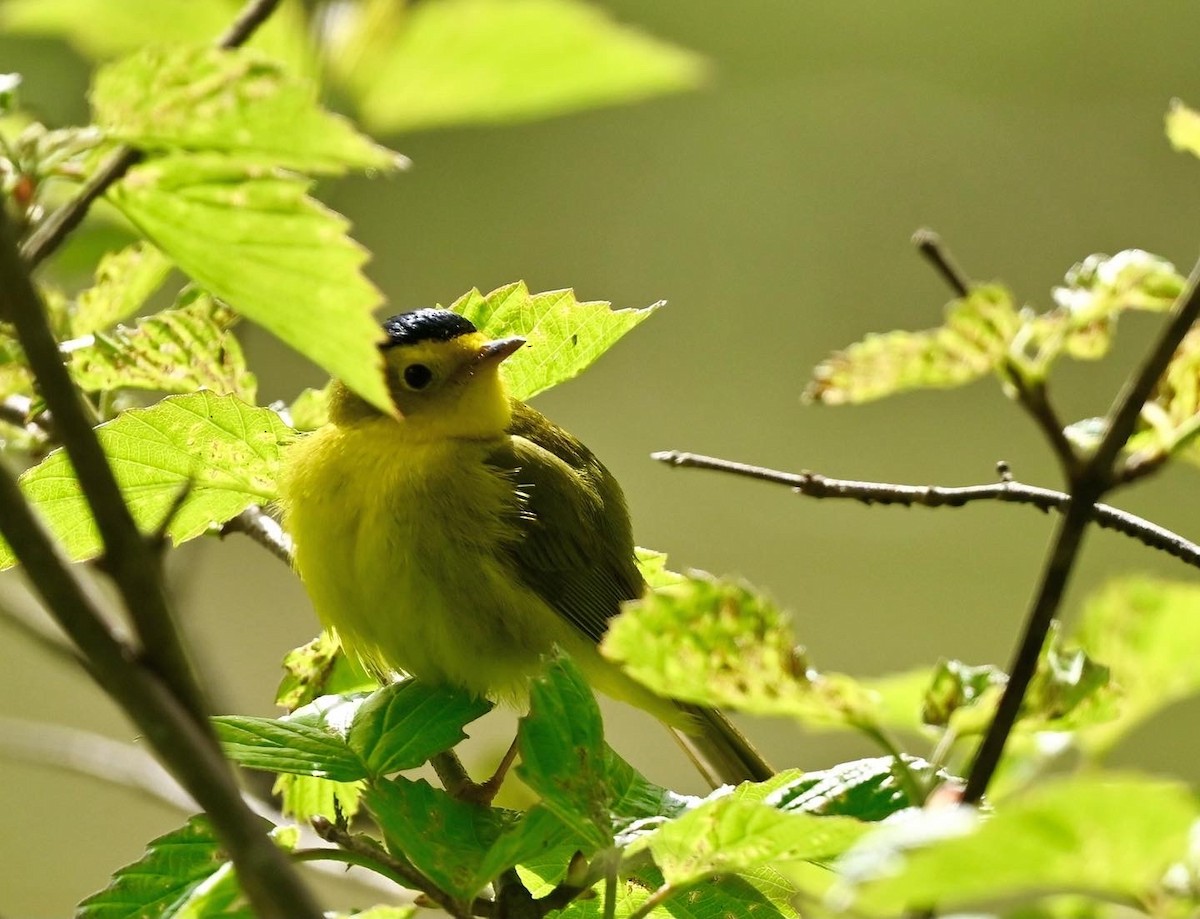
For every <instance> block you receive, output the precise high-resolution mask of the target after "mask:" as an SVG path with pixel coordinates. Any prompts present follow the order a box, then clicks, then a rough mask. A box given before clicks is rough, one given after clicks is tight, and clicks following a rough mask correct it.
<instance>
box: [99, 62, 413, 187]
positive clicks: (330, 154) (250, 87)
mask: <svg viewBox="0 0 1200 919" xmlns="http://www.w3.org/2000/svg"><path fill="white" fill-rule="evenodd" d="M91 102H92V110H93V112H94V116H95V120H96V123H97V124H98V125H99V126H100V127H102V128H103V129H104V131H105V133H106V135H107V136H109V137H111V138H112V139H114V140H119V141H122V142H124V143H127V144H130V145H132V146H136V147H138V148H139V149H142V150H150V151H166V152H175V151H179V150H191V151H212V152H220V153H226V154H229V155H231V156H234V157H237V156H240V155H247V154H248V155H250V156H253V157H260V156H261V157H263V158H264V159H269V160H270V161H271V162H274V163H276V164H278V165H280V166H285V167H287V168H290V169H295V170H298V171H301V172H308V173H335V174H336V173H341V172H344V171H346V170H347V169H389V168H394V167H395V166H397V165H399V163H400V161H399V160H397V158H396V155H395V154H393V153H391V152H390V151H388V150H385V149H384V148H383V147H380V146H379V145H378V144H375V143H373V142H372V141H370V140H368V139H367V138H366V137H364V136H363V135H361V134H359V133H358V132H357V131H355V130H354V128H353V126H352V125H351V124H350V122H348V121H346V120H345V119H344V118H341V117H339V116H337V115H333V114H331V113H329V112H327V111H325V110H324V109H322V108H321V107H320V105H319V104H318V102H317V93H316V86H315V84H313V83H311V82H308V81H304V80H299V79H295V78H292V77H289V76H287V75H286V74H285V73H284V71H283V69H282V68H281V67H280V66H279V65H278V64H276V63H275V62H274V61H272V60H270V59H269V58H266V57H264V56H263V55H262V54H261V53H260V52H258V51H255V50H252V49H249V48H241V49H238V50H236V51H220V50H217V49H215V48H212V47H209V46H201V47H196V46H178V45H172V46H162V45H155V46H151V47H149V48H145V49H143V50H141V51H139V52H138V53H136V54H134V55H132V56H131V57H128V58H125V59H123V60H121V61H119V62H117V63H114V64H109V65H107V66H105V67H103V68H101V70H100V71H99V72H98V73H97V74H96V77H95V80H94V82H93V84H92V92H91Z"/></svg>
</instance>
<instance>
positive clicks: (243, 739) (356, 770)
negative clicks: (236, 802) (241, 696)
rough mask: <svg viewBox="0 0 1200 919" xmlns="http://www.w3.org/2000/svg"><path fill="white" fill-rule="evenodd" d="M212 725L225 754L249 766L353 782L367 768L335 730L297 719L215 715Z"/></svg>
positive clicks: (363, 773)
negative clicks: (328, 729)
mask: <svg viewBox="0 0 1200 919" xmlns="http://www.w3.org/2000/svg"><path fill="white" fill-rule="evenodd" d="M212 723H213V727H214V729H215V730H216V733H217V737H218V739H219V740H220V741H221V746H222V748H223V749H224V750H225V755H226V756H228V757H229V758H230V759H232V760H233V761H234V762H236V763H240V764H241V765H243V766H246V767H248V768H250V769H265V770H268V771H270V772H287V773H291V774H293V775H308V776H313V777H315V778H320V779H331V780H332V781H335V782H356V781H358V780H360V779H364V778H366V777H367V776H368V775H369V774H370V772H369V770H368V769H367V766H366V764H365V763H364V762H363V761H362V760H361V759H360V758H359V756H358V754H357V753H355V752H354V751H353V750H351V749H350V747H349V745H348V744H347V743H346V742H345V741H344V740H343V739H342V738H340V737H338V736H337V735H336V734H333V733H330V732H329V731H327V730H322V729H321V728H319V727H314V726H312V725H310V724H305V723H303V722H298V721H283V720H276V719H274V718H251V717H245V716H241V715H219V716H217V717H215V718H213V719H212Z"/></svg>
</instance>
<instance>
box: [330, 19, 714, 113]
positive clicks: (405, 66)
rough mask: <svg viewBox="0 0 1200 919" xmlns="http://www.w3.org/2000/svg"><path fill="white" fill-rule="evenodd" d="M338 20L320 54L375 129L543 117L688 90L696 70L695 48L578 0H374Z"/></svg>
mask: <svg viewBox="0 0 1200 919" xmlns="http://www.w3.org/2000/svg"><path fill="white" fill-rule="evenodd" d="M389 7H390V9H389ZM343 25H344V26H346V27H345V28H343V29H342V30H341V31H342V34H345V35H346V39H345V44H344V45H343V46H342V47H339V48H335V49H334V51H333V53H332V54H331V55H330V62H331V64H332V65H333V66H334V67H335V68H337V71H338V73H339V75H340V76H341V77H342V79H343V80H344V81H346V82H348V83H349V85H350V86H351V87H352V88H353V90H354V93H355V95H356V96H357V97H358V101H359V106H360V109H361V112H362V116H363V119H364V120H365V121H366V122H367V123H368V124H369V125H370V126H371V127H372V128H374V129H376V130H381V131H397V130H413V129H415V128H429V127H435V126H439V125H451V124H464V123H477V122H481V123H495V122H510V121H520V120H526V119H531V118H544V117H547V116H551V115H561V114H564V113H567V112H572V111H577V110H580V109H590V108H596V107H599V106H603V105H613V104H618V103H622V102H633V101H637V100H640V99H645V98H648V97H652V96H657V95H661V94H663V93H670V92H678V91H680V90H685V89H691V88H692V87H694V86H696V85H697V84H698V83H699V82H700V80H701V78H702V77H703V74H704V64H703V61H702V60H701V59H700V58H699V56H698V55H696V54H693V53H692V52H690V51H685V50H683V49H681V48H676V47H674V46H672V45H669V44H667V43H666V42H663V41H659V40H657V39H654V38H651V37H650V36H648V35H645V34H643V33H641V32H639V31H637V30H635V29H633V28H630V27H628V26H624V25H621V24H618V23H617V22H614V21H613V19H612V18H611V17H610V16H609V14H607V13H606V12H605V11H604V10H602V9H600V8H598V7H595V6H592V5H589V4H586V3H583V2H581V0H423V2H422V3H419V4H415V5H412V6H408V7H402V6H400V5H398V4H381V3H374V4H368V5H367V11H366V12H364V13H363V14H362V15H361V16H360V17H359V18H358V19H357V21H356V22H350V23H343Z"/></svg>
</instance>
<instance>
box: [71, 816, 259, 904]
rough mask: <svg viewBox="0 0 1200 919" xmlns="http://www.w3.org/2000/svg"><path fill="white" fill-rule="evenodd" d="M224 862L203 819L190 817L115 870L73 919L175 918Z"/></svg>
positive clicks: (216, 841) (224, 858) (217, 844)
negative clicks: (144, 851) (76, 918)
mask: <svg viewBox="0 0 1200 919" xmlns="http://www.w3.org/2000/svg"><path fill="white" fill-rule="evenodd" d="M266 826H267V823H266V821H263V827H264V829H265V828H266ZM227 858H228V856H227V855H226V854H225V852H224V849H223V848H222V847H221V845H220V843H219V842H218V840H217V838H216V835H215V834H214V833H213V830H212V827H211V825H210V824H209V822H208V818H207V817H205V816H203V815H200V816H196V817H193V818H191V819H190V820H189V821H188V822H187V823H186V824H184V826H182V827H181V828H180V829H178V830H174V831H173V832H170V833H167V834H166V835H165V836H160V837H158V838H157V839H155V840H153V841H152V842H150V844H149V845H147V846H146V853H145V854H144V855H143V856H142V857H141V858H140V859H138V860H137V861H136V862H134V863H133V864H130V865H126V866H125V867H124V868H120V869H118V870H117V872H116V873H115V874H114V875H113V877H112V880H111V881H109V883H108V886H107V887H105V888H104V890H102V891H100V892H99V893H96V894H93V895H92V896H90V897H88V898H87V899H86V900H84V901H83V902H82V903H80V904H79V906H78V907H77V909H76V913H75V915H76V916H77V917H78V919H159V917H164V919H166V917H177V916H179V908H180V906H181V905H182V904H184V903H186V901H187V900H188V898H189V896H190V894H191V893H192V892H193V891H195V890H196V888H197V887H198V886H199V885H201V884H203V883H204V882H205V881H206V880H208V879H210V878H212V877H213V876H214V875H216V874H217V872H219V871H220V870H221V869H222V868H223V867H224V866H225V865H227V864H228V861H227Z"/></svg>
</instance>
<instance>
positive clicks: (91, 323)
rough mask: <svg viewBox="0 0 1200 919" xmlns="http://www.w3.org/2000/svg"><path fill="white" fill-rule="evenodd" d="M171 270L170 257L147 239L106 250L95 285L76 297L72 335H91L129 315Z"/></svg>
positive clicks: (137, 308) (72, 314)
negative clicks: (117, 249)
mask: <svg viewBox="0 0 1200 919" xmlns="http://www.w3.org/2000/svg"><path fill="white" fill-rule="evenodd" d="M170 270H171V262H170V260H169V259H168V258H166V256H164V255H163V254H162V253H161V252H159V251H158V250H157V249H156V248H154V246H152V245H150V244H149V243H147V242H136V243H134V244H133V245H130V246H126V247H125V248H124V249H121V250H120V251H119V252H106V253H105V254H104V256H103V257H102V258H101V259H100V264H99V265H98V266H97V267H96V277H95V281H94V282H93V284H92V286H91V287H89V288H88V289H87V290H85V291H83V292H82V293H81V294H80V295H79V296H78V297H77V298H76V300H75V305H74V308H73V309H72V310H71V314H70V323H71V335H72V336H75V337H79V336H82V335H88V334H90V333H92V332H97V331H99V330H101V329H107V328H109V327H110V326H111V325H113V324H114V323H116V322H120V321H121V320H122V319H127V318H129V317H130V316H132V315H133V314H134V313H136V312H137V311H138V310H139V309H141V308H142V306H143V304H145V302H146V301H147V300H148V299H149V298H150V296H151V295H152V294H153V293H154V292H155V291H156V290H158V289H159V288H160V287H161V286H162V284H163V281H165V280H166V278H167V274H168V273H169V272H170Z"/></svg>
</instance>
